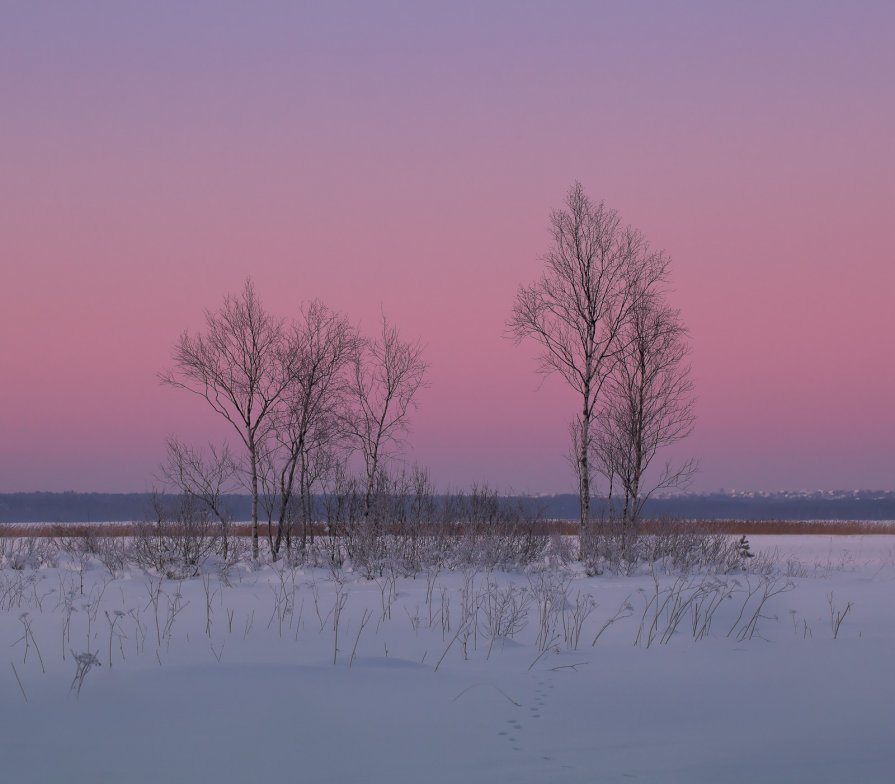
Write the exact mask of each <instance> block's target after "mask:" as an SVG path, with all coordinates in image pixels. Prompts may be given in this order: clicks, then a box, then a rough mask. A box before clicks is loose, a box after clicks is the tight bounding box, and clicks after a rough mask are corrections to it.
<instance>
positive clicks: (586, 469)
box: [578, 406, 590, 534]
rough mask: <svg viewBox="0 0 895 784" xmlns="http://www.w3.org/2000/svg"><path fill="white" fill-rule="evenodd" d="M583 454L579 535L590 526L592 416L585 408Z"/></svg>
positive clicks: (585, 531) (580, 474) (580, 467)
mask: <svg viewBox="0 0 895 784" xmlns="http://www.w3.org/2000/svg"><path fill="white" fill-rule="evenodd" d="M580 441H581V453H580V455H579V458H578V461H579V465H578V501H579V503H580V505H581V520H580V528H579V533H582V534H583V533H587V529H588V526H589V525H590V463H589V455H588V453H589V452H590V415H589V412H588V411H587V408H586V406H585V411H584V413H583V415H582V417H581V434H580Z"/></svg>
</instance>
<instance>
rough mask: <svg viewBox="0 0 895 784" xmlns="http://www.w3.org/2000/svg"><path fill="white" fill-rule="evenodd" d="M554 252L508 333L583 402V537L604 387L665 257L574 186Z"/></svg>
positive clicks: (556, 230)
mask: <svg viewBox="0 0 895 784" xmlns="http://www.w3.org/2000/svg"><path fill="white" fill-rule="evenodd" d="M550 224H551V229H552V235H553V245H552V247H551V248H550V250H549V251H548V252H547V254H546V255H545V256H544V264H545V267H546V269H545V271H544V274H543V275H542V277H541V278H540V280H538V281H537V282H535V283H533V284H531V285H529V286H520V287H519V290H518V292H517V294H516V301H515V304H514V307H513V314H512V317H511V318H510V320H509V324H508V325H509V328H510V330H511V331H512V333H513V335H514V336H515V338H516V342H517V343H519V342H521V341H522V340H524V339H526V338H531V339H533V340H534V341H535V342H536V343H538V344H539V345H540V347H541V349H542V351H541V354H540V357H539V366H538V372H540V373H543V374H552V373H558V374H559V375H560V376H561V377H562V378H563V379H564V380H565V381H566V383H567V384H569V386H571V387H572V389H574V390H575V391H576V392H577V393H578V394H579V395H580V408H579V410H578V414H577V416H576V417H575V419H574V421H573V423H572V425H571V432H572V438H573V448H574V451H575V455H576V458H575V467H576V472H577V475H578V494H579V502H580V507H581V515H580V522H581V528H582V531H583V530H585V529H586V528H587V526H588V523H589V521H590V498H591V477H592V473H593V467H592V466H591V463H590V455H591V439H592V424H593V421H594V416H595V413H596V405H597V400H598V397H599V395H600V391H601V389H602V387H603V384H604V383H605V381H606V378H607V377H608V375H609V373H610V372H611V371H612V369H613V367H614V365H615V363H616V361H617V359H618V356H619V353H620V351H621V348H622V346H621V343H620V332H621V330H622V325H623V324H624V323H625V320H626V319H627V317H628V314H629V312H630V310H631V308H632V307H634V305H635V304H636V303H637V302H638V300H639V299H640V298H641V297H642V296H644V293H645V292H646V291H649V290H650V288H651V287H652V286H654V285H655V284H656V282H658V281H660V280H662V279H663V278H664V277H665V276H666V274H667V268H668V258H667V257H666V256H665V255H664V254H663V253H661V252H656V251H653V250H651V249H650V246H649V243H648V242H647V241H646V240H645V239H644V238H643V236H642V235H641V234H640V232H638V231H636V230H635V229H633V228H631V227H623V226H622V225H621V222H620V220H619V217H618V214H617V213H616V212H615V211H614V210H612V209H610V208H608V207H607V206H606V205H605V204H603V202H600V203H599V204H595V203H594V202H592V201H591V200H590V199H589V198H588V196H587V195H586V194H585V192H584V188H583V187H582V185H581V183H577V182H576V183H575V184H574V185H573V186H572V188H571V189H570V191H569V193H568V195H567V196H566V201H565V205H564V206H563V208H562V209H560V210H555V211H554V212H553V213H552V214H551V216H550Z"/></svg>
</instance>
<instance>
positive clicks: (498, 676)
mask: <svg viewBox="0 0 895 784" xmlns="http://www.w3.org/2000/svg"><path fill="white" fill-rule="evenodd" d="M751 544H752V550H753V552H756V553H759V554H760V557H757V558H753V559H751V561H750V564H749V569H748V570H747V571H740V572H737V573H731V574H726V575H716V576H715V575H707V574H704V573H697V574H689V575H684V576H682V575H679V574H667V573H666V572H665V571H663V570H657V571H655V572H654V573H652V574H651V573H650V570H649V568H648V567H640V568H639V569H638V571H637V573H636V574H634V575H631V576H622V575H613V574H608V573H606V574H603V575H601V576H593V577H588V576H586V575H585V574H584V572H583V571H582V570H581V568H580V566H579V565H578V564H575V563H573V564H570V565H566V566H560V565H556V564H553V565H550V566H549V567H548V565H546V564H545V565H544V567H543V568H541V569H528V570H526V571H525V572H521V571H518V572H511V573H506V572H497V571H491V572H488V571H484V570H481V569H479V570H475V569H472V568H468V569H466V570H460V571H453V572H448V571H440V572H435V571H434V570H430V571H429V572H423V573H420V574H419V575H417V576H416V577H415V578H409V577H400V576H396V575H394V574H390V573H389V571H388V570H386V571H385V572H384V574H383V575H382V576H381V577H379V578H378V579H377V580H366V579H363V578H362V577H361V576H360V575H359V574H354V573H352V572H350V571H330V570H328V569H309V568H295V569H292V568H289V567H288V566H286V565H284V564H283V563H282V562H280V563H277V564H266V565H264V566H261V567H259V568H255V569H253V568H251V566H250V565H248V564H244V563H243V564H238V565H235V566H232V567H230V568H229V569H222V568H220V567H219V566H218V567H214V566H211V565H209V567H208V568H207V569H206V570H205V571H204V572H203V574H201V575H200V576H198V577H194V578H192V579H189V580H183V581H171V580H166V579H160V578H159V577H157V576H155V575H150V574H147V573H146V572H143V571H141V570H139V569H137V568H136V567H132V566H131V567H127V568H125V569H124V570H123V571H121V572H120V573H117V574H116V575H115V576H114V577H113V575H112V574H110V572H109V571H108V570H107V569H106V568H105V567H104V566H103V565H102V564H101V563H99V561H98V560H96V559H81V560H79V559H77V558H74V557H72V556H70V555H67V554H64V553H60V554H59V556H58V559H57V565H56V566H48V565H46V564H45V565H43V566H41V567H40V568H37V569H34V568H24V569H20V570H13V569H10V568H6V569H3V570H0V650H2V651H4V652H5V653H4V656H5V658H6V660H7V661H6V662H3V663H2V671H0V781H4V782H5V781H9V782H41V783H43V782H56V781H68V782H193V781H196V782H198V781H202V782H204V781H209V782H241V783H242V782H253V781H308V782H355V781H356V782H360V781H363V782H365V783H366V784H373V783H375V782H389V783H391V782H431V783H434V782H452V783H454V782H456V783H459V782H502V781H508V782H514V784H522V783H524V782H538V783H539V784H540V783H542V782H613V781H642V782H719V783H720V782H780V781H785V782H889V781H893V780H895V682H893V678H892V662H893V655H895V598H893V595H895V591H893V588H895V537H890V536H866V537H814V536H792V537H786V536H776V537H771V536H769V537H753V538H752V539H751ZM7 547H9V545H7ZM82 565H83V567H84V568H83V569H82V568H81V567H82ZM837 620H838V621H839V623H838V628H837ZM93 662H95V663H93ZM92 663H93V664H92ZM91 665H92V666H91ZM79 668H80V671H81V675H82V678H81V679H80V681H79V679H78V678H77V677H76V674H77V673H78V670H79ZM79 689H80V690H79Z"/></svg>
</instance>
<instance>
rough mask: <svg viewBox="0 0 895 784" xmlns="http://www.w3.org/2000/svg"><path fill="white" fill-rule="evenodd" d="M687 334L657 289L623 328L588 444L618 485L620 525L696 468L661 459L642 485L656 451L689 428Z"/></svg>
mask: <svg viewBox="0 0 895 784" xmlns="http://www.w3.org/2000/svg"><path fill="white" fill-rule="evenodd" d="M686 338H687V330H686V327H684V325H683V323H682V322H681V320H680V313H679V311H677V310H674V309H673V308H670V307H669V306H668V305H666V304H665V303H664V302H663V301H662V298H661V293H660V292H658V291H653V292H650V293H649V294H648V295H647V296H644V297H642V298H640V299H639V301H638V302H637V303H636V304H635V305H634V307H633V308H632V309H631V311H630V313H629V315H628V318H627V320H626V321H625V324H624V327H623V329H622V334H621V341H620V343H621V345H622V347H623V348H622V351H621V354H620V356H619V360H618V362H617V363H616V364H615V366H614V368H613V371H612V373H611V375H610V376H609V378H608V380H607V382H606V386H605V390H604V393H605V394H604V397H603V404H602V406H601V408H600V410H599V413H598V415H597V422H598V428H597V436H596V438H595V440H594V444H593V446H594V454H595V456H596V458H597V464H598V466H599V470H600V471H601V473H603V474H604V475H605V476H606V477H607V478H608V479H609V481H610V486H612V484H613V482H614V480H615V479H618V481H619V484H620V485H621V489H622V491H623V494H624V506H623V509H622V520H623V521H624V522H625V523H629V522H630V523H633V522H636V521H637V519H638V518H639V516H640V512H641V510H642V508H643V504H644V503H645V502H646V501H647V499H648V498H649V497H650V495H652V494H653V493H654V492H656V491H657V490H660V489H667V488H671V487H683V486H686V485H687V484H688V483H689V481H690V479H691V478H692V476H693V474H694V472H695V471H696V467H697V464H696V461H695V460H692V459H691V460H687V461H686V462H684V463H683V464H682V465H680V466H677V467H673V466H672V464H671V463H668V462H667V463H666V464H665V466H664V468H663V469H662V470H661V472H660V474H659V475H658V477H656V479H655V481H654V482H653V483H652V484H651V486H650V487H648V488H647V487H645V486H644V476H645V474H646V472H647V469H648V468H649V467H650V464H651V463H652V461H653V458H654V457H655V456H656V453H657V452H658V451H659V450H660V449H661V448H662V447H664V446H667V445H669V444H673V443H675V442H676V441H679V440H681V439H683V438H685V437H686V436H688V435H689V434H690V433H691V432H692V430H693V423H694V413H693V396H692V392H693V382H692V380H691V378H690V368H689V365H688V364H687V362H686V360H687V356H688V354H689V348H688V345H687V342H686Z"/></svg>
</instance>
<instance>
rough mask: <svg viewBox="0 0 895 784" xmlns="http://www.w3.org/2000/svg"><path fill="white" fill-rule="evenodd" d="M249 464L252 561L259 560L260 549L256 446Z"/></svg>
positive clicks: (251, 450)
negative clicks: (250, 476) (250, 470)
mask: <svg viewBox="0 0 895 784" xmlns="http://www.w3.org/2000/svg"><path fill="white" fill-rule="evenodd" d="M249 462H250V463H251V464H252V559H253V560H255V561H257V560H258V558H259V549H258V455H257V452H256V450H255V448H254V445H252V447H251V448H250V449H249Z"/></svg>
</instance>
